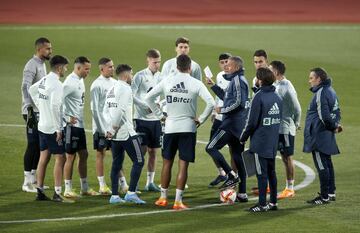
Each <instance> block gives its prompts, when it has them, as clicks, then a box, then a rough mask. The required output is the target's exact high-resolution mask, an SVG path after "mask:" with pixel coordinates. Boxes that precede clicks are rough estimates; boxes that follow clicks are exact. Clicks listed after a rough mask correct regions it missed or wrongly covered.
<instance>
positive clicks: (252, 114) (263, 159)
mask: <svg viewBox="0 0 360 233" xmlns="http://www.w3.org/2000/svg"><path fill="white" fill-rule="evenodd" d="M256 78H257V79H258V81H259V88H260V89H259V90H258V92H257V93H256V94H255V95H254V98H253V99H252V101H251V106H250V111H249V116H248V119H247V121H246V126H245V129H244V131H243V132H242V133H241V136H240V139H239V140H240V143H241V144H243V145H244V144H245V142H246V140H247V139H248V138H249V137H250V152H252V153H254V157H255V166H256V175H257V180H258V189H259V202H258V203H257V204H256V205H255V206H253V207H251V208H250V209H249V211H250V212H263V211H268V210H277V197H276V196H277V179H276V171H275V156H276V152H277V147H278V139H279V128H280V122H281V114H282V100H281V98H280V97H279V95H278V94H277V93H275V87H274V86H273V85H272V84H273V82H274V81H275V76H274V74H273V73H272V72H271V70H269V69H268V68H259V69H258V70H257V71H256ZM268 182H269V186H270V202H269V204H267V203H266V187H267V184H268Z"/></svg>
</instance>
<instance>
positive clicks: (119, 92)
mask: <svg viewBox="0 0 360 233" xmlns="http://www.w3.org/2000/svg"><path fill="white" fill-rule="evenodd" d="M132 108H133V93H132V90H131V86H130V85H129V84H127V83H126V82H125V81H122V80H118V81H116V82H115V84H114V85H113V86H112V87H111V88H110V89H109V91H108V92H107V94H106V101H105V107H104V117H105V120H106V121H105V122H106V126H105V127H106V131H107V132H110V133H112V134H113V138H112V140H115V141H126V140H127V139H128V138H129V136H134V135H136V132H135V130H134V126H133V123H132V117H133V116H132V112H133V111H132ZM113 126H116V127H118V128H119V130H117V131H116V130H114V129H113Z"/></svg>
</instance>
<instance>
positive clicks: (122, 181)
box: [119, 176, 128, 187]
mask: <svg viewBox="0 0 360 233" xmlns="http://www.w3.org/2000/svg"><path fill="white" fill-rule="evenodd" d="M119 185H120V187H124V186H128V184H127V182H126V178H125V176H122V177H119Z"/></svg>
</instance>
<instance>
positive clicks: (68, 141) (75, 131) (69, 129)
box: [65, 125, 87, 154]
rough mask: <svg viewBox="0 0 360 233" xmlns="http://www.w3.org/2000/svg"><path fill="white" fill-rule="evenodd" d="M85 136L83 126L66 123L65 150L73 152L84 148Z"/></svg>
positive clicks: (69, 152)
mask: <svg viewBox="0 0 360 233" xmlns="http://www.w3.org/2000/svg"><path fill="white" fill-rule="evenodd" d="M86 149H87V148H86V136H85V130H84V128H78V127H73V126H71V125H67V126H66V127H65V151H66V153H68V154H75V153H76V152H77V151H81V150H86Z"/></svg>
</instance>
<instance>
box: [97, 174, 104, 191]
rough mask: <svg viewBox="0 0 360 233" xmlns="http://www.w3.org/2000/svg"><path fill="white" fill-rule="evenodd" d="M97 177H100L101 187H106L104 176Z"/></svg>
mask: <svg viewBox="0 0 360 233" xmlns="http://www.w3.org/2000/svg"><path fill="white" fill-rule="evenodd" d="M97 178H98V181H99V185H100V188H104V187H105V186H106V183H105V178H104V176H98V177H97Z"/></svg>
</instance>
